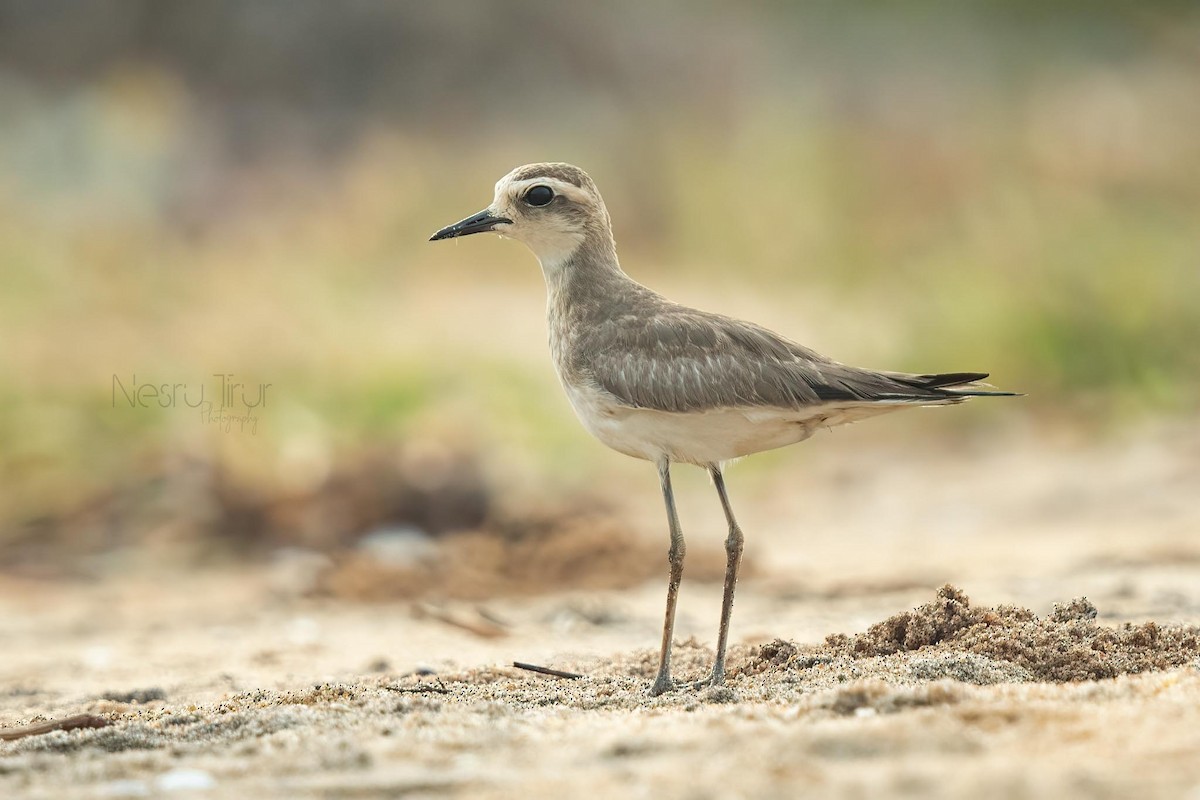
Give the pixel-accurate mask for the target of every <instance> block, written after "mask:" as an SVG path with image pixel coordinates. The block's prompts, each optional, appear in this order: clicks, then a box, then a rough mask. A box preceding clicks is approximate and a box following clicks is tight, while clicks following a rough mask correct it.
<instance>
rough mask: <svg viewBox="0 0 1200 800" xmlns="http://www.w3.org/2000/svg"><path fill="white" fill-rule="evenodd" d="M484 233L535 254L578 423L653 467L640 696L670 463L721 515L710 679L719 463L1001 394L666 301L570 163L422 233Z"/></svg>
mask: <svg viewBox="0 0 1200 800" xmlns="http://www.w3.org/2000/svg"><path fill="white" fill-rule="evenodd" d="M488 231H492V232H495V233H498V234H500V235H501V236H503V237H507V238H511V239H516V240H518V241H521V242H524V243H525V244H526V245H527V246H528V247H529V249H530V250H532V251H533V254H534V255H535V256H537V259H538V261H539V262H540V263H541V266H542V273H543V275H544V276H545V279H546V288H547V298H548V302H547V312H548V313H547V316H548V320H549V329H550V330H549V334H550V352H551V355H552V356H553V358H554V367H555V370H556V371H557V373H558V378H559V380H560V381H561V383H562V386H563V389H564V390H565V391H566V393H567V397H568V398H569V400H570V402H571V405H572V407H573V408H574V409H575V413H576V414H577V415H578V417H579V420H580V421H581V422H582V423H583V426H584V427H585V428H587V430H588V431H589V432H591V433H592V435H594V436H595V437H596V438H597V439H599V440H600V441H601V442H603V443H604V444H606V445H608V446H609V447H611V448H612V449H614V450H617V451H619V452H621V453H624V454H626V455H629V456H633V457H634V458H641V459H645V460H646V461H650V462H653V463H654V464H655V465H656V466H657V467H658V477H659V481H660V483H661V486H662V494H663V500H664V501H665V503H666V508H667V523H668V527H669V530H670V535H671V545H670V548H669V550H668V564H669V567H670V572H669V574H670V578H669V583H668V588H667V608H666V614H665V618H664V621H663V636H662V651H661V655H660V659H659V669H658V676H657V678H656V679H655V681H654V684H653V686H652V687H651V689H650V694H651V695H658V694H661V693H663V692H665V691H668V690H670V689H672V688H673V687H674V682H673V681H672V679H671V641H672V632H673V629H674V626H675V603H676V599H677V597H678V593H679V582H680V580H681V578H682V576H683V559H684V551H685V545H684V539H683V532H682V531H681V529H680V527H679V518H678V515H677V514H676V511H675V500H674V496H673V494H672V491H671V464H672V463H675V462H679V463H684V464H695V465H696V466H698V467H702V468H703V469H706V470H708V473H709V475H711V476H712V481H713V483H714V484H715V485H716V488H717V495H718V496H719V498H720V501H721V507H722V509H723V510H724V513H725V519H726V522H727V523H728V526H729V535H728V537H727V538H726V540H725V553H726V558H727V561H726V571H725V592H724V596H723V599H722V602H721V622H720V627H719V628H718V631H717V652H716V659H715V661H714V663H713V669H712V674H711V676H710V677H709V678H708V680H707V681H702V682H701V683H702V684H703V683H708V684H711V685H714V686H719V685H721V684H723V683H724V679H725V648H726V644H727V642H728V638H729V618H730V614H731V612H732V610H733V593H734V588H735V586H736V585H737V577H738V564H739V563H740V561H741V556H742V541H743V537H742V531H741V529H740V528H739V527H738V523H737V520H736V519H735V518H734V515H733V509H732V507H731V506H730V503H729V496H728V494H727V493H726V491H725V479H724V477H723V468H724V465H725V464H726V463H727V462H729V461H731V460H733V459H736V458H740V457H742V456H746V455H750V454H751V453H757V452H760V451H763V450H771V449H773V448H776V447H783V446H784V445H789V444H793V443H795V442H800V441H803V440H804V439H807V438H808V437H810V436H812V435H813V433H815V432H816V431H818V430H820V429H822V428H831V427H833V426H835V425H842V424H845V423H848V422H855V421H857V420H860V419H864V418H866V417H872V416H875V415H877V414H883V413H887V412H890V411H897V410H899V409H902V408H913V407H916V406H929V405H948V404H951V403H960V402H962V401H963V400H965V399H967V398H968V397H975V396H980V395H1011V394H1012V393H1011V392H999V391H995V390H993V389H992V388H991V387H989V386H987V385H985V384H981V383H980V381H982V380H983V379H984V378H986V377H987V373H983V372H952V373H942V374H936V375H912V374H907V373H901V372H877V371H874V370H869V369H860V368H857V367H851V366H847V365H845V364H840V363H838V362H837V361H833V360H831V359H829V358H826V357H824V356H822V355H820V354H818V353H816V352H814V351H813V350H810V349H809V348H807V347H804V346H802V345H799V344H796V343H794V342H791V341H789V340H787V339H785V338H784V337H782V336H779V335H778V334H775V333H772V332H771V331H769V330H767V329H766V328H762V327H760V326H758V325H755V324H753V323H750V322H741V321H739V320H736V319H731V318H730V317H725V316H721V315H720V314H713V313H709V312H707V311H698V310H696V309H693V308H687V307H686V306H682V305H679V304H677V303H673V302H671V301H670V300H668V299H666V298H665V297H663V296H662V295H660V294H658V293H656V292H654V291H652V290H650V289H648V288H646V287H645V286H642V285H641V284H640V283H638V282H637V281H635V280H633V279H632V278H630V277H629V276H628V275H626V274H625V273H624V272H623V271H622V270H621V265H620V264H619V263H618V261H617V249H616V244H615V243H614V241H613V235H612V226H611V221H610V219H609V216H608V210H607V209H606V208H605V206H604V201H603V200H602V199H601V197H600V192H599V191H597V189H596V184H595V183H593V182H592V179H591V178H590V177H588V175H587V173H586V172H584V171H583V170H581V169H579V168H578V167H575V166H572V165H570V164H560V163H546V164H528V165H526V166H523V167H517V168H516V169H514V170H513V171H512V172H510V173H508V174H507V175H505V176H504V177H503V178H501V179H500V181H499V182H498V183H497V184H496V189H495V197H494V199H493V200H492V203H491V205H489V206H488V207H487V208H485V209H484V210H483V211H480V212H479V213H478V214H474V215H473V216H470V217H467V218H466V219H464V220H461V221H460V222H456V223H454V224H453V225H450V226H448V227H446V228H442V229H441V230H440V231H438V232H437V233H435V234H434V235H433V236H432V237H430V241H437V240H439V239H451V238H454V237H458V236H467V235H469V234H473V233H485V232H488Z"/></svg>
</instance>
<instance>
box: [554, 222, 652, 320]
mask: <svg viewBox="0 0 1200 800" xmlns="http://www.w3.org/2000/svg"><path fill="white" fill-rule="evenodd" d="M538 260H539V261H540V262H541V265H542V274H543V275H544V276H545V278H546V292H547V298H548V300H549V302H550V311H551V313H552V314H553V313H555V311H556V310H557V311H559V312H565V311H567V310H568V309H570V308H572V307H574V306H577V305H579V304H581V303H582V304H585V305H591V303H590V302H589V301H592V300H594V299H596V298H599V297H602V296H604V295H605V294H608V293H611V292H612V291H613V290H617V289H619V288H620V287H622V286H624V285H626V284H632V283H633V280H632V279H631V278H630V277H629V276H628V275H626V274H625V273H624V272H623V271H622V270H621V264H620V262H619V261H618V260H617V246H616V243H615V242H614V241H613V238H612V234H610V233H609V232H608V231H593V232H590V233H588V234H587V235H585V236H584V237H583V240H582V241H581V242H580V243H579V245H578V246H577V247H576V248H575V249H574V250H571V251H570V252H568V253H564V254H562V255H557V256H541V257H539V259H538Z"/></svg>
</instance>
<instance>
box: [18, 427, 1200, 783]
mask: <svg viewBox="0 0 1200 800" xmlns="http://www.w3.org/2000/svg"><path fill="white" fill-rule="evenodd" d="M857 435H858V434H852V435H851V437H850V438H849V440H848V441H847V440H846V439H843V440H842V441H843V443H845V444H846V446H845V448H844V451H843V454H838V451H837V450H836V449H835V448H834V447H832V446H830V447H826V446H824V445H817V450H816V451H815V455H817V456H819V458H807V457H804V458H800V459H797V460H794V461H789V460H781V461H780V462H779V463H777V464H776V465H774V467H775V468H774V469H773V470H772V471H771V472H770V473H769V475H767V476H759V477H757V478H755V479H754V480H750V479H747V480H745V481H742V482H739V481H738V478H737V473H736V471H735V472H734V474H733V476H732V477H731V487H732V489H733V491H734V493H735V503H737V504H738V506H739V508H741V509H744V510H743V512H742V517H743V523H744V527H745V528H746V530H747V533H748V557H749V558H750V559H751V561H752V562H753V565H752V572H750V573H749V574H748V575H747V577H746V579H745V580H744V581H743V582H742V584H741V585H740V586H739V595H738V602H737V606H736V609H735V615H734V636H733V641H734V650H733V652H732V653H731V658H730V666H731V675H730V680H729V684H728V691H714V690H712V689H704V688H693V687H691V686H690V685H686V684H685V685H682V686H681V687H680V688H679V689H678V690H677V691H676V692H674V693H672V694H668V695H665V696H662V697H658V698H648V697H646V696H645V689H646V687H647V685H648V683H649V679H650V677H651V675H652V672H653V669H654V658H655V653H654V650H653V648H654V646H655V643H656V642H657V638H658V631H659V626H660V624H661V607H662V600H663V594H664V589H665V587H664V586H663V585H662V583H665V579H664V581H662V582H660V581H652V582H647V583H645V584H642V585H638V586H637V587H635V588H633V589H627V590H621V591H616V590H611V591H589V592H581V591H577V592H561V591H560V592H555V593H553V594H543V595H533V596H527V597H508V598H492V599H488V600H486V601H482V602H465V601H452V600H438V599H437V598H429V599H427V600H425V601H423V602H421V603H415V604H414V603H412V602H394V603H381V604H366V603H360V602H349V601H345V600H338V599H332V598H319V597H311V596H305V594H304V592H303V591H301V590H299V589H298V588H297V586H296V585H295V581H294V575H291V573H289V572H288V570H287V569H285V568H284V567H286V565H284V567H281V566H279V565H275V566H269V565H268V566H258V567H245V568H239V569H231V568H226V569H212V570H208V571H203V572H191V573H188V574H179V573H175V572H171V573H165V574H161V575H159V574H155V573H154V572H152V571H148V570H145V569H139V570H136V571H133V572H131V573H130V574H128V575H123V577H121V579H119V580H118V579H116V578H115V577H114V578H110V579H106V580H100V581H96V582H93V583H79V582H74V583H62V582H48V581H33V580H29V579H18V578H13V577H8V578H3V579H0V637H2V640H3V641H4V642H5V643H6V647H5V654H4V658H3V659H0V734H3V732H4V729H6V728H11V727H12V726H18V725H24V724H28V723H31V722H36V721H39V720H44V719H54V718H63V717H68V716H70V715H74V714H81V713H88V714H93V715H96V716H98V717H101V718H103V719H104V720H105V721H108V722H110V723H111V724H109V725H108V726H107V727H103V728H98V729H86V730H74V731H56V732H52V733H47V734H44V735H40V736H30V737H25V738H21V739H18V740H15V741H7V742H0V796H3V797H32V798H37V797H66V796H87V797H157V796H164V795H175V794H180V795H184V794H187V795H194V796H206V797H247V796H259V797H277V796H278V797H370V796H413V797H424V796H454V797H518V796H519V797H541V796H578V795H581V794H585V793H586V794H587V795H589V796H598V797H609V796H612V797H630V796H632V797H640V796H647V797H650V796H653V797H689V798H691V797H797V796H812V797H864V798H865V797H881V796H909V797H984V798H988V797H1139V798H1153V797H1191V798H1200V639H1198V638H1197V632H1196V630H1195V629H1192V628H1189V627H1187V626H1190V625H1196V624H1200V538H1198V537H1197V536H1196V534H1197V533H1200V502H1198V501H1197V500H1196V497H1195V494H1196V489H1195V487H1196V486H1200V481H1197V480H1196V479H1197V477H1198V476H1200V439H1198V438H1197V434H1196V433H1195V432H1193V431H1191V430H1190V429H1189V428H1171V429H1156V430H1153V431H1143V432H1142V433H1140V434H1139V435H1137V436H1132V435H1131V436H1129V437H1127V438H1122V439H1119V440H1113V441H1109V442H1108V443H1106V444H1103V445H1088V446H1078V445H1075V444H1071V443H1057V444H1056V443H1047V442H1046V441H1045V440H1044V438H1042V439H1038V437H1029V436H1025V437H1022V436H1016V437H1014V441H1013V442H1011V443H1010V444H1009V446H1007V447H1004V448H997V447H991V446H989V447H986V448H979V449H973V448H972V447H970V446H967V447H958V448H955V449H954V450H953V451H952V452H945V451H929V452H924V451H922V454H919V455H917V454H913V453H911V452H904V453H903V455H904V456H905V458H904V459H903V464H904V466H903V468H898V467H897V464H898V463H900V459H899V456H900V455H901V454H902V453H901V452H900V450H898V449H889V448H893V447H894V448H902V447H903V446H902V445H900V444H895V445H888V444H884V445H882V446H873V447H870V448H865V449H864V448H861V447H858V446H856V444H855V439H854V436H857ZM864 441H865V440H864ZM642 477H645V478H646V481H645V482H643V481H642V480H641V478H642ZM629 480H630V485H631V487H633V486H637V487H639V489H637V490H634V489H632V488H631V490H630V492H628V493H626V494H628V495H629V496H630V498H631V499H630V506H629V511H628V513H629V514H630V518H631V519H632V520H634V521H633V522H631V525H634V526H636V527H637V528H638V529H639V531H640V530H644V531H645V533H646V535H648V536H650V535H659V534H661V532H660V531H658V515H659V514H660V513H661V512H659V511H658V510H657V509H656V508H655V506H654V503H653V501H654V500H655V499H656V496H655V489H654V486H653V480H652V478H650V477H649V476H643V475H642V473H640V472H630V473H629ZM797 485H800V486H803V489H797V488H795V487H796V486H797ZM739 487H741V489H740V491H741V495H740V496H739V495H738V492H739ZM679 493H680V495H681V507H682V510H683V518H684V524H685V528H686V529H687V530H688V532H689V536H690V542H691V543H692V545H693V546H694V547H695V548H697V550H700V549H702V548H704V547H706V546H707V547H709V548H712V547H714V546H719V545H718V544H717V543H719V542H720V540H721V537H722V536H723V531H722V530H721V524H720V518H719V516H718V515H717V514H716V511H717V509H716V505H715V499H714V498H712V497H710V490H709V489H708V487H707V486H705V485H704V483H703V481H702V480H701V479H700V477H699V476H695V477H681V480H680V481H679ZM642 495H645V497H643V496H642ZM714 517H715V518H714ZM643 519H644V520H645V522H644V523H642V522H641V521H640V520H643ZM664 549H665V542H664ZM664 555H665V553H664ZM946 582H951V583H953V584H954V585H955V586H956V587H958V590H951V589H939V587H941V586H942V585H943V584H944V583H946ZM967 596H969V600H968V599H967ZM1082 596H1086V597H1087V598H1088V601H1089V602H1088V603H1083V602H1076V603H1072V602H1071V601H1072V600H1073V599H1074V598H1078V597H1082ZM719 602H720V587H719V585H717V584H715V583H712V582H708V583H703V582H699V581H692V582H689V581H688V579H687V576H686V573H685V579H684V587H683V591H682V593H681V600H680V603H681V605H680V616H679V624H678V626H677V633H678V641H679V644H678V646H677V651H676V663H677V666H676V674H677V677H678V678H680V679H687V680H694V679H697V678H700V677H701V676H702V675H703V674H704V672H705V670H706V669H707V667H708V664H709V660H710V659H711V655H712V654H711V649H710V648H711V645H712V642H713V641H714V639H715V627H716V616H717V610H718V608H719ZM1006 604H1013V605H1014V606H1017V607H1020V608H1024V609H1029V611H1028V612H1025V611H1021V610H1019V609H1018V608H1013V607H1008V606H1006ZM914 608H916V609H918V610H917V611H916V612H914V613H913V614H910V615H904V614H903V613H902V612H906V611H907V610H909V609H914ZM1148 621H1154V622H1155V623H1156V625H1154V626H1149V625H1146V624H1145V623H1146V622H1148ZM839 634H840V635H841V636H839ZM831 636H832V638H827V637H831ZM513 661H524V662H532V663H535V664H542V665H546V666H550V667H554V668H557V669H563V670H570V671H574V672H577V673H580V674H582V676H583V677H581V678H579V679H573V680H572V679H563V678H555V677H548V676H543V675H538V674H534V673H530V672H526V671H522V670H518V669H515V668H513V667H512V666H511V663H512V662H513Z"/></svg>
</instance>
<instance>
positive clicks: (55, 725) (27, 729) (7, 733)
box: [0, 714, 112, 742]
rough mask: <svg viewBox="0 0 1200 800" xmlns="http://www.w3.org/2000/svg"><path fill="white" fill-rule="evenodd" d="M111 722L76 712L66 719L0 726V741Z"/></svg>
mask: <svg viewBox="0 0 1200 800" xmlns="http://www.w3.org/2000/svg"><path fill="white" fill-rule="evenodd" d="M109 725H112V722H110V721H109V720H107V719H105V718H104V717H97V716H95V715H94V714H76V715H75V716H73V717H67V718H66V719H52V720H49V721H47V722H35V723H34V724H32V725H22V726H20V727H17V728H0V741H3V742H11V741H13V740H14V739H24V738H25V737H26V736H41V735H42V734H43V733H50V732H51V731H73V730H76V729H78V728H107V727H108V726H109Z"/></svg>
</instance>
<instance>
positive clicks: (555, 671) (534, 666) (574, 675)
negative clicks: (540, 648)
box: [513, 661, 583, 680]
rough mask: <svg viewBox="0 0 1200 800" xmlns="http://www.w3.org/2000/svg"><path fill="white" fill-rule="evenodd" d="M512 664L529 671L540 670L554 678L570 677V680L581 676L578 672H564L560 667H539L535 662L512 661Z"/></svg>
mask: <svg viewBox="0 0 1200 800" xmlns="http://www.w3.org/2000/svg"><path fill="white" fill-rule="evenodd" d="M513 666H514V667H516V668H517V669H527V670H529V671H530V672H540V673H541V674H543V675H552V676H554V677H555V678H570V679H571V680H574V679H576V678H582V677H583V676H582V675H580V674H579V673H578V672H564V671H563V670H561V669H551V668H550V667H539V666H538V665H537V664H526V663H525V662H523V661H514V662H513Z"/></svg>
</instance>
